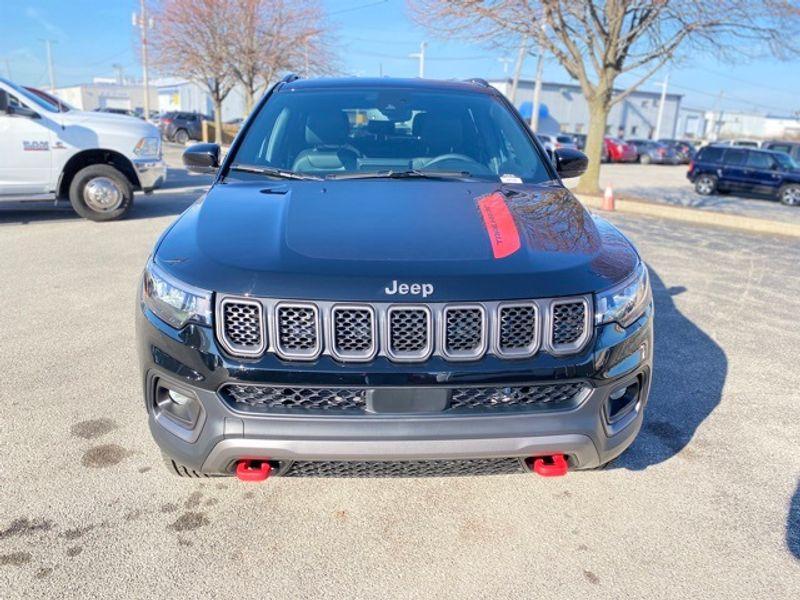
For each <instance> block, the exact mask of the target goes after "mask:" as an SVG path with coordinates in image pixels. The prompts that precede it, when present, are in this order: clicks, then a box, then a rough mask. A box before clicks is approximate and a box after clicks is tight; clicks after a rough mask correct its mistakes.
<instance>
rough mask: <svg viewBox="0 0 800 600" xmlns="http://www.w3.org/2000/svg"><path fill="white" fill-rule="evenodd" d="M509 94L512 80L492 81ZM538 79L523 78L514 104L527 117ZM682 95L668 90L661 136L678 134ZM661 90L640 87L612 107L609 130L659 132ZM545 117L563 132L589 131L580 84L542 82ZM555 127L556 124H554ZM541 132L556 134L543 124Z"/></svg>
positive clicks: (626, 133)
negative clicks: (641, 88)
mask: <svg viewBox="0 0 800 600" xmlns="http://www.w3.org/2000/svg"><path fill="white" fill-rule="evenodd" d="M489 83H490V84H491V85H492V86H494V87H495V88H497V89H498V90H500V91H501V92H502V93H503V94H505V95H506V96H509V95H510V92H511V85H512V81H511V79H500V80H493V81H490V82H489ZM534 85H535V82H534V81H533V80H532V79H520V80H519V83H518V85H517V94H516V97H515V100H514V104H515V105H516V106H517V108H519V109H520V112H521V113H522V114H523V115H524V116H527V115H526V113H527V114H528V115H529V114H530V111H531V106H532V104H533V93H534ZM682 98H683V96H682V95H681V94H671V93H668V94H667V95H666V97H665V102H664V110H663V112H662V115H661V128H660V137H662V138H663V137H674V136H676V135H677V132H678V115H679V114H680V110H681V100H682ZM660 101H661V93H660V92H658V91H654V92H649V91H643V90H637V91H634V92H632V93H631V94H630V95H629V96H628V97H626V98H625V99H624V100H622V101H621V102H619V103H617V104H615V105H614V106H613V107H612V108H611V112H610V114H609V116H608V123H607V125H606V133H607V134H609V135H616V136H621V137H625V138H649V137H653V136H655V134H656V129H658V127H657V121H658V112H659V103H660ZM540 105H541V109H540V112H539V115H540V117H539V119H540V123H541V122H542V118H543V117H544V118H546V119H547V120H548V121H549V120H550V119H553V120H555V122H557V123H558V126H559V128H560V130H561V131H565V132H571V133H586V132H587V131H588V128H589V107H588V105H587V103H586V100H585V99H584V97H583V93H582V91H581V88H580V86H579V85H577V84H574V83H552V82H542V91H541V95H540ZM550 126H552V125H550ZM539 131H540V132H541V133H553V132H552V131H547V130H546V128H543V127H541V126H540V127H539Z"/></svg>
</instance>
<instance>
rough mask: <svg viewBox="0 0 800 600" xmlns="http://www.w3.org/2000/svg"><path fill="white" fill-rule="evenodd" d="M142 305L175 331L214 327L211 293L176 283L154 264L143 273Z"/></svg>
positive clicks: (148, 266) (149, 265)
mask: <svg viewBox="0 0 800 600" xmlns="http://www.w3.org/2000/svg"><path fill="white" fill-rule="evenodd" d="M142 301H143V302H144V303H145V305H146V306H147V307H148V308H149V309H150V310H152V311H153V312H154V313H155V314H156V316H158V318H160V319H161V320H162V321H165V322H166V323H168V324H169V325H172V326H173V327H175V328H176V329H180V328H182V327H183V326H184V325H186V324H187V323H199V324H201V325H211V292H207V291H205V290H201V289H198V288H195V287H192V286H190V285H188V284H186V283H182V282H180V281H177V280H176V279H174V278H172V277H170V276H169V275H167V274H165V273H164V272H163V271H162V270H161V269H159V268H158V267H157V266H156V265H154V264H153V263H152V262H151V263H150V264H148V265H147V268H145V271H144V280H143V281H142Z"/></svg>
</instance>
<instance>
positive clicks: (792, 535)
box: [786, 481, 800, 560]
mask: <svg viewBox="0 0 800 600" xmlns="http://www.w3.org/2000/svg"><path fill="white" fill-rule="evenodd" d="M786 546H788V548H789V552H791V553H792V556H794V557H795V558H796V559H797V560H800V481H798V482H797V489H796V490H795V491H794V496H792V499H791V500H790V501H789V516H788V517H787V519H786Z"/></svg>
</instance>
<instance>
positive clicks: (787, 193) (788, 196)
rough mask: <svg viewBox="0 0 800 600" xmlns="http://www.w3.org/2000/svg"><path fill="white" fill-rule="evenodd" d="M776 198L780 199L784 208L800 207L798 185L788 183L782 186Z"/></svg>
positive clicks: (799, 186)
mask: <svg viewBox="0 0 800 600" xmlns="http://www.w3.org/2000/svg"><path fill="white" fill-rule="evenodd" d="M778 198H780V200H781V204H785V205H786V206H800V185H798V184H796V183H790V184H789V185H785V186H783V187H782V188H781V189H780V191H779V192H778Z"/></svg>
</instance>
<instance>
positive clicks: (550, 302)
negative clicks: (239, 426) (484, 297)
mask: <svg viewBox="0 0 800 600" xmlns="http://www.w3.org/2000/svg"><path fill="white" fill-rule="evenodd" d="M228 302H233V303H239V302H250V303H254V304H255V305H259V304H260V306H261V315H262V319H261V324H262V327H263V330H262V331H263V333H262V347H261V348H259V350H258V351H257V352H256V351H255V350H252V349H251V350H250V351H249V352H248V351H247V349H246V348H244V349H242V348H240V347H238V346H237V345H235V344H232V343H229V342H231V340H227V339H226V337H225V332H224V325H225V320H224V318H223V317H224V311H223V310H222V309H223V307H224V306H225V305H226V304H227V303H228ZM576 302H580V303H582V306H583V309H584V320H583V332H582V335H581V336H580V337H579V338H578V339H575V340H574V341H573V342H570V343H568V344H559V343H557V342H558V339H554V338H553V334H552V329H551V328H552V326H553V319H552V318H551V311H552V309H553V307H556V308H558V307H559V306H561V305H563V304H572V303H576ZM286 306H290V307H300V308H308V309H313V310H314V311H315V312H314V315H315V317H316V318H315V320H314V322H315V327H316V331H317V336H316V344H314V345H313V347H311V348H303V349H302V351H296V350H295V349H294V348H287V347H286V346H285V345H284V346H282V347H279V345H278V337H279V336H278V332H279V326H278V325H279V318H278V307H286ZM472 307H481V308H482V309H483V323H482V330H483V335H484V337H485V340H484V346H485V347H484V348H483V349H482V350H481V352H477V351H475V352H474V354H470V353H463V354H462V353H460V352H451V351H448V347H447V343H446V340H447V337H446V333H447V332H446V323H447V315H448V314H450V313H451V312H453V311H454V310H462V309H464V308H472ZM513 308H526V309H530V310H533V311H534V312H535V326H534V327H533V329H534V331H533V334H534V339H533V340H532V341H531V342H530V343H529V344H528V345H527V346H525V347H524V348H516V347H515V348H510V347H508V346H505V345H503V339H502V337H501V326H502V316H503V311H504V310H505V309H513ZM340 309H341V310H342V311H347V310H370V311H371V313H372V323H371V328H370V330H371V332H372V339H373V342H374V345H373V347H372V348H370V350H371V352H367V351H366V350H364V351H357V350H356V351H353V352H352V354H351V353H350V352H349V351H347V350H344V349H337V343H336V338H335V332H334V328H333V324H334V323H335V318H336V315H337V314H338V312H339V310H340ZM592 309H593V303H592V299H591V296H589V295H586V296H571V297H564V298H555V299H535V300H519V301H516V300H515V301H487V302H453V303H444V302H431V303H425V304H422V303H413V304H411V303H409V304H403V303H390V302H339V301H330V300H319V301H307V300H296V301H295V300H279V299H274V298H252V297H240V296H231V295H227V294H217V295H216V302H215V313H214V314H215V331H216V336H217V340H218V341H219V342H220V345H221V347H222V349H223V350H224V352H225V353H226V354H228V355H231V356H238V357H242V358H255V357H259V356H261V355H262V354H263V353H264V352H274V353H276V354H277V355H278V356H280V357H281V358H283V359H285V360H298V361H300V360H315V359H316V358H318V357H320V356H330V357H332V358H334V359H335V360H337V361H340V362H343V363H351V362H352V363H356V362H368V361H370V360H373V359H375V358H376V357H386V358H388V359H389V360H391V361H393V362H409V363H411V362H422V361H425V360H427V359H428V358H430V357H431V356H434V355H435V356H441V357H442V358H444V359H445V360H447V361H452V362H456V361H469V360H479V359H481V358H482V357H483V356H485V355H487V354H491V355H494V356H496V357H498V358H501V359H508V360H513V359H520V360H522V359H527V358H530V357H532V356H535V355H536V353H537V352H541V351H546V352H548V353H549V354H552V355H554V356H563V355H567V354H574V353H577V352H580V351H581V350H583V349H584V347H585V346H586V344H588V343H589V341H590V340H591V339H592V336H593V334H594V327H593V325H592V323H593V322H594V321H593V319H594V315H593V310H592ZM405 310H424V311H425V313H426V317H427V318H426V328H427V329H426V330H427V332H428V335H427V343H426V344H425V345H424V347H421V348H420V350H419V351H415V352H392V350H391V346H390V343H389V337H388V334H389V325H390V314H392V313H394V312H396V311H405ZM242 350H244V351H242ZM362 352H363V353H362Z"/></svg>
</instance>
